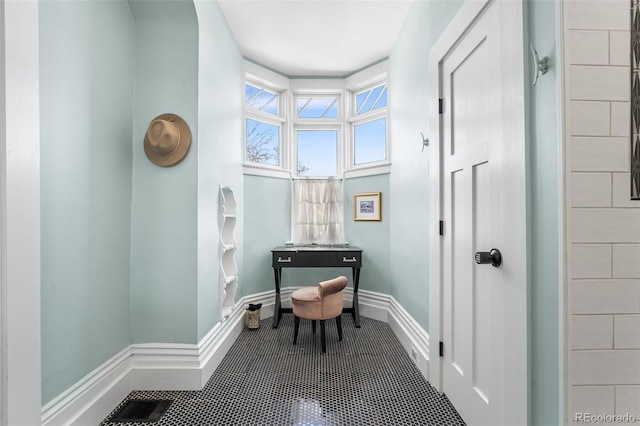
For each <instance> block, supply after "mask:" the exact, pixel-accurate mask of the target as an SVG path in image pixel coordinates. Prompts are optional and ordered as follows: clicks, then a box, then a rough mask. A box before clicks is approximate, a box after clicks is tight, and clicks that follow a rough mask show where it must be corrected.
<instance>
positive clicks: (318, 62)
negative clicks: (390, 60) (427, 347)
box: [219, 0, 412, 77]
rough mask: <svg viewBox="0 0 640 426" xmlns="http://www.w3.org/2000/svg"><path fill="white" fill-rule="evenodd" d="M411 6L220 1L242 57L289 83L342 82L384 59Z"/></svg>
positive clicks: (372, 1) (367, 0)
mask: <svg viewBox="0 0 640 426" xmlns="http://www.w3.org/2000/svg"><path fill="white" fill-rule="evenodd" d="M411 2H412V0H219V4H220V7H221V8H222V12H223V13H224V16H225V18H226V19H227V22H228V23H229V27H230V28H231V32H232V33H233V36H234V37H235V39H236V41H237V43H238V45H239V46H240V50H241V52H242V55H243V56H245V57H246V58H248V59H251V60H252V61H254V62H257V63H259V64H261V65H263V66H266V67H268V68H271V69H273V70H275V71H278V72H280V73H282V74H285V75H287V76H291V77H293V76H298V77H300V76H327V77H343V76H346V75H348V74H350V73H352V72H354V71H357V70H359V69H362V68H364V67H366V66H368V65H371V64H372V63H374V62H377V61H379V60H381V59H383V58H386V57H387V56H388V55H389V53H390V52H391V49H392V47H393V44H394V43H395V41H396V38H397V37H398V34H399V32H400V28H401V27H402V24H403V22H404V19H405V17H406V15H407V12H408V10H409V7H410V6H411Z"/></svg>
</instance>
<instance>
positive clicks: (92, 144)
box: [25, 1, 135, 404]
mask: <svg viewBox="0 0 640 426" xmlns="http://www.w3.org/2000/svg"><path fill="white" fill-rule="evenodd" d="M134 49H135V32H134V24H133V19H132V16H131V12H130V9H129V6H128V4H127V3H126V2H113V1H92V2H85V1H69V2H49V1H47V2H41V4H40V52H41V53H40V77H41V81H40V107H41V111H40V120H41V134H40V138H41V140H40V148H41V196H42V199H41V209H42V212H41V249H42V251H41V264H42V281H41V296H42V316H41V318H42V403H43V404H45V403H47V402H48V401H50V400H51V399H52V398H53V397H55V396H56V395H57V394H59V393H60V392H62V391H63V390H64V389H66V388H68V387H69V386H70V385H72V384H73V383H75V382H76V381H77V380H79V379H81V378H82V377H83V376H85V375H86V374H87V373H89V372H90V371H91V370H93V369H94V368H96V367H97V366H99V365H100V364H102V363H103V362H104V361H106V360H107V359H109V358H110V357H111V356H113V355H114V354H116V353H117V352H119V351H120V350H122V349H123V348H125V347H126V346H128V345H129V344H130V343H131V338H130V333H129V327H130V318H129V266H130V263H129V249H130V242H129V241H130V233H129V229H130V227H129V224H130V212H131V203H130V200H131V161H132V148H131V120H132V115H133V103H132V99H133V86H134V79H133V72H134V68H135V67H134V64H135V59H134V53H135V50H134ZM25 309H29V308H28V307H25Z"/></svg>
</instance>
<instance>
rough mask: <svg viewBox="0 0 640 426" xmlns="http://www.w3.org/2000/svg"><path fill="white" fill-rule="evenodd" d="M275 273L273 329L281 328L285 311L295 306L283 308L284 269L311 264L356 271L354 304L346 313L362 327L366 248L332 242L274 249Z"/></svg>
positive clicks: (305, 266) (344, 310)
mask: <svg viewBox="0 0 640 426" xmlns="http://www.w3.org/2000/svg"><path fill="white" fill-rule="evenodd" d="M271 253H272V260H273V262H272V266H273V273H274V275H275V281H276V304H275V308H274V312H273V324H272V327H273V328H277V327H278V323H279V322H280V317H281V316H282V313H283V312H291V308H283V307H282V306H281V301H280V281H281V279H282V268H310V267H321V268H328V267H349V268H351V271H352V274H353V305H352V307H351V308H344V309H343V312H351V315H352V316H353V322H354V323H355V325H356V327H360V312H359V310H358V282H359V281H360V268H361V267H362V249H361V248H360V247H354V246H350V245H346V244H331V245H315V244H309V245H286V246H280V247H276V248H274V249H273V250H271Z"/></svg>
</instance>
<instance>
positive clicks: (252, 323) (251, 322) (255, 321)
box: [245, 303, 262, 329]
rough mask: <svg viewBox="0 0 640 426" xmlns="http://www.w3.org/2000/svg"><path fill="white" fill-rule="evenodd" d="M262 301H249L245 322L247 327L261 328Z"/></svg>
mask: <svg viewBox="0 0 640 426" xmlns="http://www.w3.org/2000/svg"><path fill="white" fill-rule="evenodd" d="M261 307H262V303H257V304H255V305H254V304H253V303H249V307H248V308H247V312H246V313H245V324H246V326H247V328H251V329H256V328H260V308H261Z"/></svg>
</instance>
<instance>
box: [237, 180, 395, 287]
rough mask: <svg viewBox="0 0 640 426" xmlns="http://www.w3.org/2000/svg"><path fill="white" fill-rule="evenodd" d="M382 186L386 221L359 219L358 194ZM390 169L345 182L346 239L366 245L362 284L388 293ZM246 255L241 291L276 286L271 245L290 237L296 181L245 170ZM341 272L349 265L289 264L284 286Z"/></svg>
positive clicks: (285, 272)
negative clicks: (355, 198)
mask: <svg viewBox="0 0 640 426" xmlns="http://www.w3.org/2000/svg"><path fill="white" fill-rule="evenodd" d="M356 192H382V206H383V208H382V221H381V222H355V221H354V220H353V194H354V193H356ZM390 202H391V196H390V194H389V175H378V176H369V177H363V178H353V179H347V180H345V182H344V211H345V215H344V220H345V236H346V240H347V241H349V243H351V244H352V245H355V246H360V247H361V248H363V249H364V254H363V266H362V271H361V275H360V289H362V290H370V291H376V292H380V293H385V294H389V291H390V282H391V276H390V269H389V223H390V220H389V211H390V210H389V206H390ZM244 215H245V238H244V245H245V257H244V265H245V266H244V269H243V277H242V280H241V282H242V286H241V290H242V295H247V294H254V293H259V292H263V291H271V290H273V289H274V277H273V269H272V267H271V249H272V248H273V247H275V246H278V245H283V244H284V243H285V242H287V241H289V240H290V237H291V182H290V181H289V180H287V179H275V178H267V177H259V176H251V175H246V176H245V213H244ZM337 275H345V276H347V277H348V278H349V281H350V285H351V284H352V281H351V278H352V277H351V271H350V270H349V269H345V268H303V269H294V268H292V269H285V270H284V271H283V274H282V287H288V286H300V285H310V284H314V283H317V282H318V281H321V280H324V279H327V277H333V276H337Z"/></svg>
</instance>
